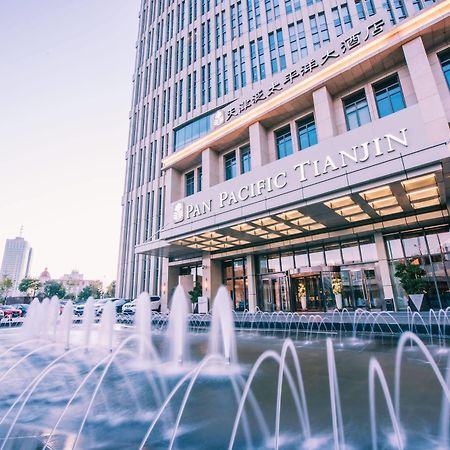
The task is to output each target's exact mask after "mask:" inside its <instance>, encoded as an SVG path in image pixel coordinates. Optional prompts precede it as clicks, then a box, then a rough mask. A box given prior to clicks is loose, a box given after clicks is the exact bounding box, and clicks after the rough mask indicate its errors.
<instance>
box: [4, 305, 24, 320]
mask: <svg viewBox="0 0 450 450" xmlns="http://www.w3.org/2000/svg"><path fill="white" fill-rule="evenodd" d="M0 309H2V310H3V314H4V318H5V319H11V318H13V319H15V318H17V317H21V316H22V311H21V310H20V309H17V308H14V307H13V306H12V305H1V306H0Z"/></svg>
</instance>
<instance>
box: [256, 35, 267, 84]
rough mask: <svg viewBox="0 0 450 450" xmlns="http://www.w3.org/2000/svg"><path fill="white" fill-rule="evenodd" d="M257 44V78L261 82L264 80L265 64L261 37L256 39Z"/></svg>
mask: <svg viewBox="0 0 450 450" xmlns="http://www.w3.org/2000/svg"><path fill="white" fill-rule="evenodd" d="M257 42H258V62H259V76H260V78H261V80H264V79H265V78H266V64H265V63H264V43H263V39H262V37H260V38H258V39H257Z"/></svg>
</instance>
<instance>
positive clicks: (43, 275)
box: [39, 267, 52, 284]
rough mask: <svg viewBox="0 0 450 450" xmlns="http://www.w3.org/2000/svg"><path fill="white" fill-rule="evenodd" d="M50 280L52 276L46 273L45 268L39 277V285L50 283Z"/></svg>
mask: <svg viewBox="0 0 450 450" xmlns="http://www.w3.org/2000/svg"><path fill="white" fill-rule="evenodd" d="M51 279H52V276H51V275H50V272H49V271H48V269H47V267H46V268H45V269H44V271H43V272H42V273H41V274H40V275H39V282H40V283H41V284H45V283H47V281H50V280H51Z"/></svg>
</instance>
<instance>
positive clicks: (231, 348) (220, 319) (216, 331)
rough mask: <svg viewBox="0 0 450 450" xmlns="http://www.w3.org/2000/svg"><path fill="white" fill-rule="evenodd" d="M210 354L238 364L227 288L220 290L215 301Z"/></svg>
mask: <svg viewBox="0 0 450 450" xmlns="http://www.w3.org/2000/svg"><path fill="white" fill-rule="evenodd" d="M209 353H210V354H213V355H217V354H223V356H224V357H225V359H226V360H227V362H229V363H235V362H237V352H236V332H235V330H234V317H233V310H232V302H231V297H230V295H229V294H228V291H227V289H226V288H225V286H221V287H220V288H219V290H218V291H217V295H216V298H215V299H214V304H213V312H212V318H211V333H210V341H209Z"/></svg>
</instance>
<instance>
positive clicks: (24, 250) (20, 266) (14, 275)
mask: <svg viewBox="0 0 450 450" xmlns="http://www.w3.org/2000/svg"><path fill="white" fill-rule="evenodd" d="M31 255H32V248H31V247H30V244H29V243H28V242H27V241H26V240H25V239H24V238H22V237H16V238H15V239H7V240H6V244H5V251H4V253H3V261H2V268H1V272H0V277H2V278H6V277H8V278H11V280H12V282H13V291H17V289H18V287H19V283H20V282H21V280H22V279H23V278H25V277H27V276H28V274H29V271H30V264H31Z"/></svg>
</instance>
